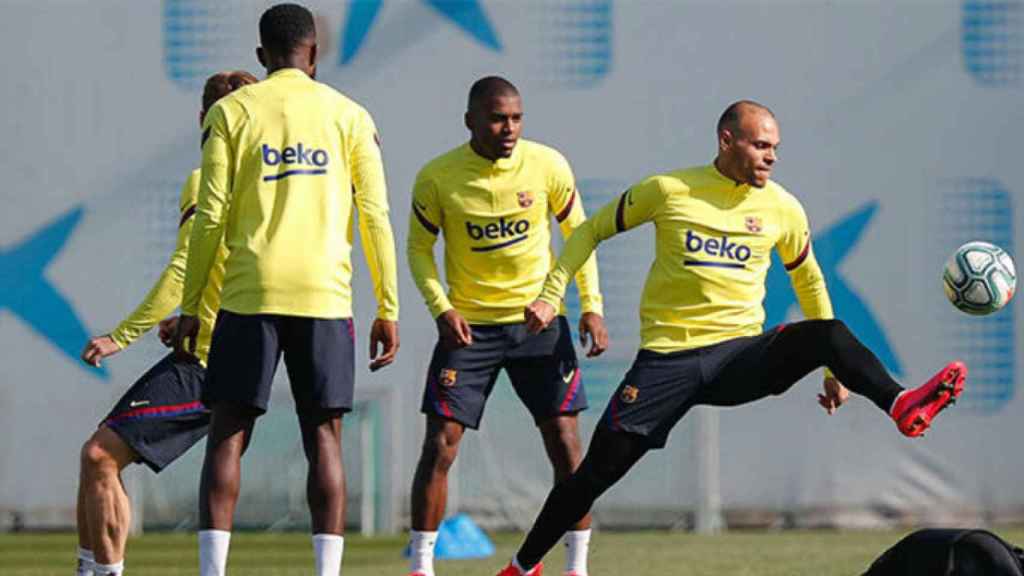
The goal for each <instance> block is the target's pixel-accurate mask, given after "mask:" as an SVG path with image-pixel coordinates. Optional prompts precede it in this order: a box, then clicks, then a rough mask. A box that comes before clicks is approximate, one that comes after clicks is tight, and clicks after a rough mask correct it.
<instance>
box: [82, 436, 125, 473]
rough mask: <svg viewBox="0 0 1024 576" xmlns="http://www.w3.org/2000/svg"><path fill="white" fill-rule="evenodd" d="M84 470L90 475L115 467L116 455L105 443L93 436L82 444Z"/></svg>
mask: <svg viewBox="0 0 1024 576" xmlns="http://www.w3.org/2000/svg"><path fill="white" fill-rule="evenodd" d="M80 459H81V466H82V471H83V472H84V473H85V474H87V475H89V476H97V475H100V474H102V473H103V471H104V470H107V469H110V468H114V469H116V467H117V464H116V462H115V461H114V457H113V456H112V455H111V454H110V452H108V451H107V449H106V448H105V447H104V446H103V443H102V442H100V441H99V440H97V439H96V438H95V437H92V438H90V439H88V440H86V441H85V444H82V450H81V454H80Z"/></svg>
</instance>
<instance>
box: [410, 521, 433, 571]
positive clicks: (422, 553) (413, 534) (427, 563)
mask: <svg viewBox="0 0 1024 576" xmlns="http://www.w3.org/2000/svg"><path fill="white" fill-rule="evenodd" d="M435 545H437V531H436V530H435V531H433V532H426V531H423V532H421V531H419V530H412V531H410V532H409V572H411V573H413V574H415V573H417V572H419V573H421V574H424V575H425V576H434V546H435Z"/></svg>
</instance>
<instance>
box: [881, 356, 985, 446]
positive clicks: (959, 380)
mask: <svg viewBox="0 0 1024 576" xmlns="http://www.w3.org/2000/svg"><path fill="white" fill-rule="evenodd" d="M966 378H967V366H965V365H964V363H963V362H960V361H959V360H958V361H955V362H950V363H949V364H947V365H946V367H945V368H943V369H942V370H939V372H938V374H936V375H935V376H932V378H931V380H928V381H927V382H925V383H924V384H922V385H920V386H918V387H917V388H914V389H913V390H904V391H903V392H901V393H900V395H899V396H898V397H897V398H896V402H894V403H893V405H892V410H891V411H890V413H889V415H890V416H892V419H893V420H895V421H896V427H897V428H899V429H900V432H902V433H903V435H904V436H920V435H922V434H924V432H925V430H927V429H928V427H929V426H931V425H932V420H933V419H934V418H935V415H936V414H938V413H939V412H941V411H942V409H943V408H945V407H947V406H949V405H951V404H953V403H954V402H956V399H957V397H958V396H960V393H961V392H963V391H964V380H965V379H966Z"/></svg>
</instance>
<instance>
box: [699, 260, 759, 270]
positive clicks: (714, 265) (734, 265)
mask: <svg viewBox="0 0 1024 576" xmlns="http://www.w3.org/2000/svg"><path fill="white" fill-rule="evenodd" d="M683 266H707V267H710V268H746V265H745V264H740V263H739V262H704V261H702V260H685V261H683Z"/></svg>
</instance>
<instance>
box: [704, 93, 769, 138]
mask: <svg viewBox="0 0 1024 576" xmlns="http://www.w3.org/2000/svg"><path fill="white" fill-rule="evenodd" d="M761 115H766V116H770V117H771V118H772V119H774V118H775V114H774V113H773V112H772V111H771V110H769V109H768V107H767V106H765V105H764V104H760V103H758V102H754V101H753V100H740V101H738V102H733V103H732V104H730V105H729V107H728V108H726V109H725V112H722V115H721V116H720V117H719V118H718V134H721V133H722V132H723V131H724V130H728V131H729V132H731V133H732V134H734V135H739V133H740V130H741V129H742V125H743V120H744V119H746V118H749V117H751V116H754V117H757V116H761Z"/></svg>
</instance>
